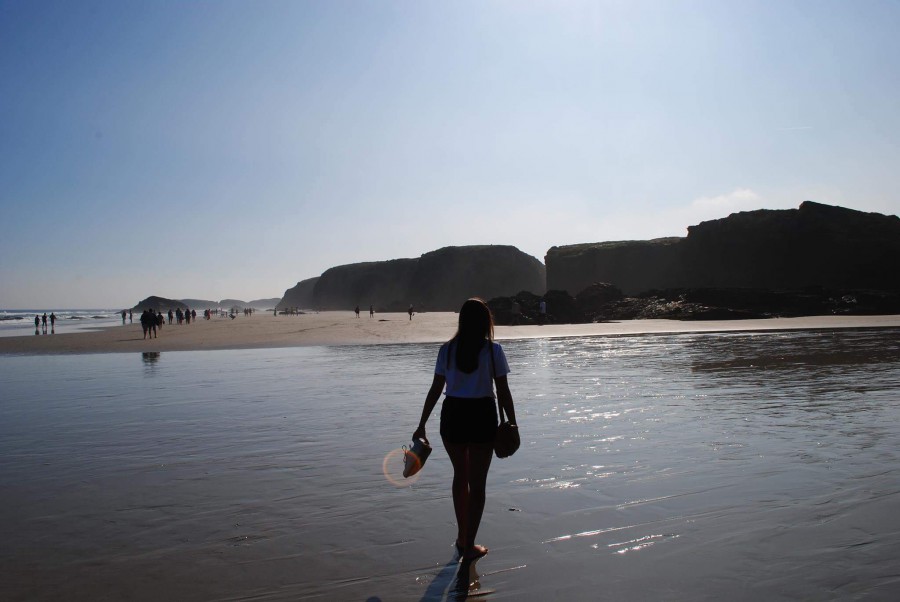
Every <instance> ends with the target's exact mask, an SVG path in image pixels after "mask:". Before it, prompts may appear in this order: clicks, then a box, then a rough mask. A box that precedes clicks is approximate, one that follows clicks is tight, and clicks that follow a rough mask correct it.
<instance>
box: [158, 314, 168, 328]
mask: <svg viewBox="0 0 900 602" xmlns="http://www.w3.org/2000/svg"><path fill="white" fill-rule="evenodd" d="M165 323H166V319H165V318H163V315H162V312H159V313H157V314H156V326H157V328H159V329H160V330H162V327H163V324H165Z"/></svg>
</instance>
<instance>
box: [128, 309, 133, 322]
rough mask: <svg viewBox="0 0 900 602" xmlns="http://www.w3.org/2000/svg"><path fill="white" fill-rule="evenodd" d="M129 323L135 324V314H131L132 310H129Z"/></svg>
mask: <svg viewBox="0 0 900 602" xmlns="http://www.w3.org/2000/svg"><path fill="white" fill-rule="evenodd" d="M128 323H129V324H134V316H133V315H132V314H131V310H130V309H129V310H128Z"/></svg>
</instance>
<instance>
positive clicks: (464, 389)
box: [434, 343, 509, 398]
mask: <svg viewBox="0 0 900 602" xmlns="http://www.w3.org/2000/svg"><path fill="white" fill-rule="evenodd" d="M490 346H491V347H493V350H494V362H493V364H494V365H493V368H494V374H493V375H491V358H490V356H489V355H488V347H489V346H488V345H484V346H482V347H481V351H480V352H479V355H478V368H476V369H475V370H474V371H473V372H472V373H471V374H466V373H465V372H463V371H461V370H457V369H456V345H453V352H452V353H450V361H449V364H448V362H447V353H448V350H449V348H450V343H444V344H443V345H441V350H440V351H438V357H437V363H436V364H435V366H434V373H435V374H439V375H441V376H443V377H445V378H446V379H447V389H446V390H445V391H444V393H445V395H447V396H448V397H469V398H478V397H494V377H497V376H506V375H507V374H509V363H508V362H507V361H506V354H505V353H503V347H501V346H500V344H499V343H492V345H490ZM448 366H449V367H448Z"/></svg>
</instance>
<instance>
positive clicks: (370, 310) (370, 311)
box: [369, 305, 375, 318]
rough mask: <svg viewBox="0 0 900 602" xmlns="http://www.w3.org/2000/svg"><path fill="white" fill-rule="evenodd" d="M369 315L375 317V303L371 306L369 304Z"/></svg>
mask: <svg viewBox="0 0 900 602" xmlns="http://www.w3.org/2000/svg"><path fill="white" fill-rule="evenodd" d="M369 317H370V318H374V317H375V306H374V305H370V306H369Z"/></svg>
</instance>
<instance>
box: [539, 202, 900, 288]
mask: <svg viewBox="0 0 900 602" xmlns="http://www.w3.org/2000/svg"><path fill="white" fill-rule="evenodd" d="M898 262H900V218H898V217H897V216H887V215H881V214H878V213H864V212H861V211H855V210H852V209H845V208H843V207H833V206H829V205H822V204H819V203H813V202H809V201H807V202H805V203H803V204H801V205H800V208H799V209H787V210H759V211H749V212H743V213H735V214H732V215H730V216H728V217H726V218H723V219H718V220H712V221H707V222H702V223H701V224H699V225H697V226H691V227H689V228H688V235H687V237H686V238H662V239H656V240H650V241H630V242H606V243H593V244H583V245H571V246H565V247H552V248H551V249H550V250H549V251H548V252H547V256H546V265H547V288H549V289H559V290H565V291H568V292H569V293H570V294H572V295H576V296H577V295H578V293H580V291H582V290H583V289H585V288H586V287H588V286H590V285H591V284H593V283H595V282H608V283H611V284H613V285H615V286H617V287H618V288H620V289H621V290H622V291H623V292H624V293H625V294H627V295H635V294H638V293H641V292H644V291H648V290H651V289H675V288H693V289H699V288H756V289H793V290H799V289H803V288H805V287H810V286H817V287H825V288H827V289H842V288H845V289H853V290H862V289H873V290H881V291H900V264H898Z"/></svg>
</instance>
